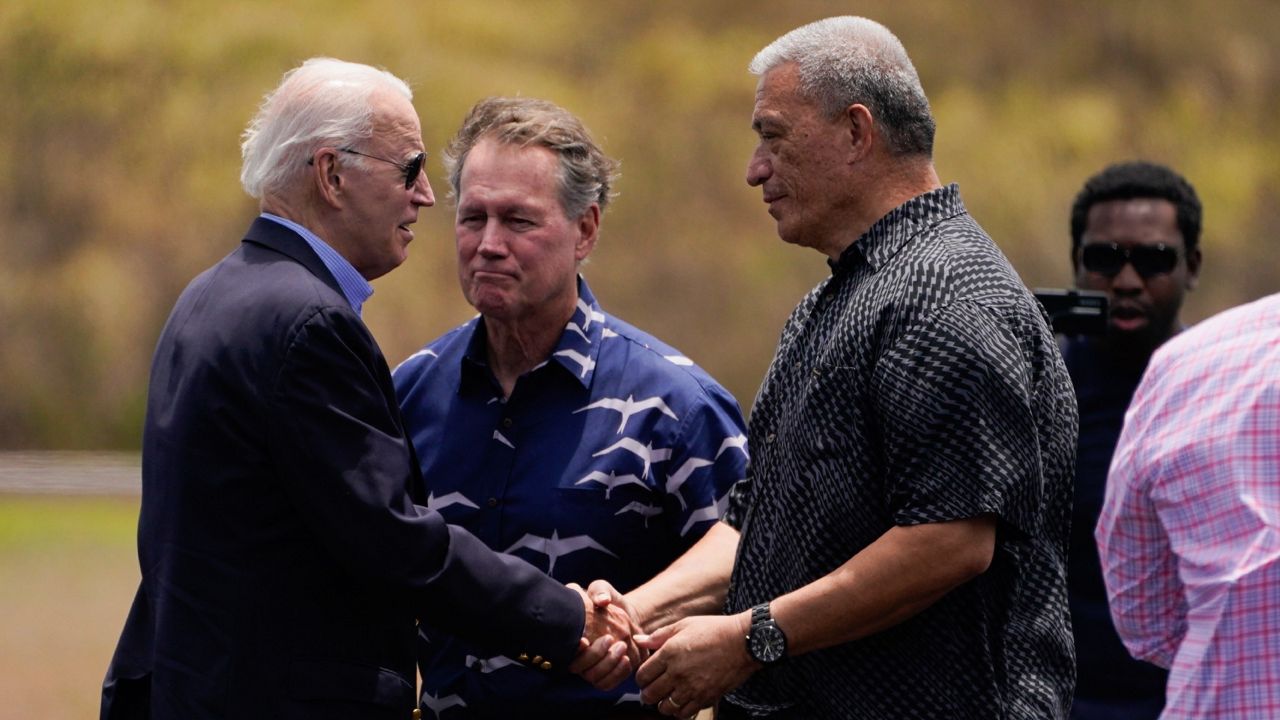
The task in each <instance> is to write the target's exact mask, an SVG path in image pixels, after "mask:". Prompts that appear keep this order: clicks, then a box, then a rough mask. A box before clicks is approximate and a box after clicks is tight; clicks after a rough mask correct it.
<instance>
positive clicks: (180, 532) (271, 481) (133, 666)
mask: <svg viewBox="0 0 1280 720" xmlns="http://www.w3.org/2000/svg"><path fill="white" fill-rule="evenodd" d="M425 499H426V491H425V489H424V483H423V479H422V477H421V475H420V471H419V469H418V462H417V460H416V459H415V457H414V453H413V447H412V445H411V444H410V443H409V442H408V441H407V439H406V436H405V431H404V427H403V424H402V421H401V418H400V412H399V409H398V407H397V404H396V398H395V391H394V389H393V388H392V384H391V377H390V373H389V372H388V370H387V364H386V361H385V359H384V358H383V356H382V353H381V351H379V349H378V346H377V344H376V343H375V342H374V340H373V337H372V336H371V335H370V334H369V331H368V329H367V328H366V327H365V325H364V323H363V322H362V321H361V320H360V318H359V316H358V315H357V314H356V313H355V312H354V311H353V310H352V309H351V307H350V305H349V304H348V303H347V301H346V299H345V298H344V297H343V295H342V293H341V291H340V290H339V288H338V285H337V282H336V281H335V280H334V279H333V277H332V275H331V274H330V273H329V271H328V270H327V269H326V268H325V267H324V265H323V264H322V263H321V261H320V259H319V258H318V257H317V256H316V255H315V253H314V252H312V250H311V249H310V247H309V246H308V245H307V244H306V242H305V241H304V240H303V239H302V238H301V237H299V236H298V235H297V234H296V233H294V232H293V231H292V230H289V229H287V228H285V227H283V226H281V225H279V224H277V223H274V222H272V221H270V220H266V219H262V218H259V219H257V220H256V221H255V222H254V223H253V225H252V226H251V227H250V228H249V232H248V234H247V236H246V237H245V239H244V242H243V243H242V244H241V246H240V247H239V248H238V249H237V250H236V251H234V252H233V253H231V254H230V255H229V256H227V257H226V258H225V259H223V260H222V261H221V262H219V263H218V264H217V265H215V266H214V267H212V268H210V269H209V270H207V271H206V272H204V273H203V274H201V275H200V276H199V277H197V278H196V279H195V280H194V281H193V282H192V283H191V285H190V286H188V287H187V289H186V291H185V292H183V294H182V296H181V297H180V298H179V299H178V302H177V305H176V306H175V307H174V310H173V313H172V314H171V315H170V317H169V321H168V323H167V324H166V326H165V328H164V331H163V333H162V334H161V336H160V341H159V345H158V347H157V348H156V354H155V360H154V363H153V366H152V371H151V386H150V395H149V398H148V404H147V417H146V427H145V431H144V435H143V459H142V513H141V517H140V519H139V523H138V556H139V560H140V563H141V567H142V583H141V586H140V587H139V589H138V594H137V597H136V599H135V600H134V604H133V608H132V610H131V611H130V613H129V617H128V620H127V621H126V624H125V628H124V633H123V635H122V636H121V638H120V643H119V645H118V647H117V648H116V653H115V657H114V658H113V659H112V662H111V667H110V669H109V670H108V672H107V677H106V681H105V683H104V685H103V702H102V718H103V719H104V720H106V719H108V718H157V719H162V718H163V719H168V718H174V719H177V718H182V719H184V720H192V719H196V718H273V719H288V718H304V717H305V718H307V720H323V719H325V718H402V719H403V720H408V718H409V717H410V713H411V712H412V709H413V708H414V707H415V706H416V698H415V696H414V680H415V675H414V639H415V637H416V619H417V618H429V619H430V620H431V621H432V623H433V624H436V625H444V626H447V627H449V628H450V630H451V631H453V632H455V633H457V634H459V635H462V636H465V637H467V639H469V640H471V641H473V642H477V643H479V644H480V645H481V646H483V647H486V648H488V649H491V650H492V651H493V652H494V653H495V654H497V653H506V654H510V655H512V656H515V655H517V654H519V653H522V652H527V653H529V654H530V655H535V654H536V655H542V656H544V657H545V658H547V659H548V660H550V661H551V662H552V663H553V666H554V667H555V668H557V669H559V668H563V667H564V665H565V664H566V663H567V662H568V660H569V659H570V658H571V657H572V655H573V653H574V651H575V649H576V644H577V640H578V637H579V635H580V633H581V631H582V626H583V605H582V602H581V600H580V599H579V596H578V595H577V594H576V593H574V592H572V591H570V590H568V589H566V588H564V587H563V586H561V585H559V584H558V583H556V582H554V581H552V580H551V579H549V578H547V577H546V576H545V575H543V574H542V573H540V572H538V571H537V570H535V569H534V568H533V567H532V566H530V565H528V564H526V563H524V562H522V561H520V560H518V559H515V558H512V557H509V556H506V555H499V554H496V553H494V552H492V551H491V550H489V549H487V548H486V547H485V546H484V544H483V543H481V542H479V541H478V540H476V539H475V538H474V537H472V536H471V535H470V534H468V533H466V532H465V531H462V530H459V529H457V528H454V527H451V526H448V525H446V524H445V522H444V520H443V519H442V518H441V517H440V515H439V514H437V513H435V512H433V511H429V510H427V509H426V508H425V507H423V505H424V504H425Z"/></svg>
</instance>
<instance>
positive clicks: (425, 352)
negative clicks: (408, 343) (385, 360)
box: [391, 348, 440, 375]
mask: <svg viewBox="0 0 1280 720" xmlns="http://www.w3.org/2000/svg"><path fill="white" fill-rule="evenodd" d="M416 357H433V358H438V357H440V355H439V354H438V353H437V352H436V351H435V350H432V349H431V348H423V349H421V350H419V351H418V352H416V353H414V354H412V355H410V356H409V357H407V358H405V359H404V360H401V361H400V364H399V365H397V366H396V367H395V370H392V371H391V374H392V375H394V374H395V373H396V372H397V371H398V370H399V369H400V368H402V367H404V364H405V363H407V362H409V361H410V360H412V359H414V358H416Z"/></svg>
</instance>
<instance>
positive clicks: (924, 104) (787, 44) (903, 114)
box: [747, 16, 935, 156]
mask: <svg viewBox="0 0 1280 720" xmlns="http://www.w3.org/2000/svg"><path fill="white" fill-rule="evenodd" d="M791 62H794V63H796V65H797V69H798V70H799V75H800V92H801V93H802V94H803V95H804V96H805V97H807V98H809V99H811V100H813V101H815V102H817V103H818V105H819V107H820V108H822V110H823V112H825V113H826V114H827V115H828V117H835V116H837V115H839V114H840V113H842V112H844V111H845V109H846V108H848V107H849V106H850V105H853V104H855V103H861V104H862V105H865V106H866V107H867V109H868V110H870V111H871V114H872V116H873V117H875V119H876V121H877V122H878V123H879V124H880V125H881V126H882V127H883V128H884V129H885V137H886V139H887V141H888V145H889V148H890V150H891V151H892V152H893V153H894V154H896V155H925V156H929V155H932V154H933V135H934V130H935V126H934V121H933V115H932V113H930V111H929V100H928V98H926V97H925V95H924V88H922V87H921V86H920V76H919V75H917V74H916V69H915V66H914V65H912V64H911V58H909V57H907V51H906V49H905V48H903V47H902V42H901V41H899V40H898V38H897V37H896V36H895V35H894V34H893V33H892V32H890V31H889V29H888V28H886V27H885V26H883V25H881V24H880V23H878V22H876V21H874V20H868V19H867V18H862V17H852V16H843V17H832V18H827V19H825V20H819V21H817V22H814V23H810V24H808V25H805V26H803V27H799V28H796V29H795V30H792V31H791V32H789V33H787V34H786V35H783V36H782V37H780V38H778V39H777V40H774V41H773V42H772V43H770V44H769V46H768V47H766V48H765V49H763V50H761V51H760V52H759V53H757V54H756V56H755V58H753V59H752V60H751V64H750V65H748V66H747V68H748V70H749V71H750V72H751V73H752V74H753V75H764V74H765V73H767V72H769V71H770V70H772V69H774V68H775V67H777V66H779V65H782V64H785V63H791Z"/></svg>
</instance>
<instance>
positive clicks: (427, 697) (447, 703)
mask: <svg viewBox="0 0 1280 720" xmlns="http://www.w3.org/2000/svg"><path fill="white" fill-rule="evenodd" d="M422 704H423V705H426V706H427V708H428V709H429V710H431V712H432V713H433V714H434V715H435V716H436V717H437V718H438V717H440V713H442V712H444V711H445V710H448V709H449V708H451V707H455V706H457V707H466V706H467V704H466V703H465V702H463V700H462V698H460V697H458V696H457V695H446V696H444V697H442V698H438V697H436V696H435V695H432V694H431V693H429V692H424V693H422Z"/></svg>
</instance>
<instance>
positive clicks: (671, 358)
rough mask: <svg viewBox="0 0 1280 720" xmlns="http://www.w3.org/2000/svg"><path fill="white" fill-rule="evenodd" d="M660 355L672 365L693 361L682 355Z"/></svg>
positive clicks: (682, 364)
mask: <svg viewBox="0 0 1280 720" xmlns="http://www.w3.org/2000/svg"><path fill="white" fill-rule="evenodd" d="M662 357H663V358H664V359H665V360H666V361H667V362H669V363H671V364H672V365H680V366H683V367H688V366H690V365H693V361H692V360H690V359H689V358H687V357H685V356H683V355H663V356H662Z"/></svg>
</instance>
